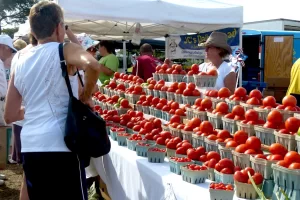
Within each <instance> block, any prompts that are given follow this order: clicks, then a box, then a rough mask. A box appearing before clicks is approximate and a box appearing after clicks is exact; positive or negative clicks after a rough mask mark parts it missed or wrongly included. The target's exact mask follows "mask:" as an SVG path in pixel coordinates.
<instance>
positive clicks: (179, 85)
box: [178, 82, 186, 91]
mask: <svg viewBox="0 0 300 200" xmlns="http://www.w3.org/2000/svg"><path fill="white" fill-rule="evenodd" d="M185 88H186V83H184V82H181V83H179V84H178V89H180V90H182V91H183V90H185Z"/></svg>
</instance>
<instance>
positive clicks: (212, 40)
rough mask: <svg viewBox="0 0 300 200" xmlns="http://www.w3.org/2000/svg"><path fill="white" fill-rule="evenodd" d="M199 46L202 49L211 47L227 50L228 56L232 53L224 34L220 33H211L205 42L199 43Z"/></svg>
mask: <svg viewBox="0 0 300 200" xmlns="http://www.w3.org/2000/svg"><path fill="white" fill-rule="evenodd" d="M200 46H203V47H208V46H213V47H219V48H222V49H225V50H227V51H228V52H229V53H230V54H231V52H232V49H231V48H230V46H229V45H228V44H227V35H226V34H225V33H221V32H216V31H214V32H212V33H211V34H210V36H209V37H208V39H207V40H206V42H204V43H201V44H200Z"/></svg>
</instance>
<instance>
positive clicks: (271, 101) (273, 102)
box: [263, 96, 276, 108]
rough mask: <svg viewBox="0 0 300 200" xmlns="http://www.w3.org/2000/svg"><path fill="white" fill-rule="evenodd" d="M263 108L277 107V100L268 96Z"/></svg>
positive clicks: (264, 100)
mask: <svg viewBox="0 0 300 200" xmlns="http://www.w3.org/2000/svg"><path fill="white" fill-rule="evenodd" d="M263 106H271V107H273V108H275V107H276V99H275V98H274V97H273V96H267V97H265V98H264V99H263Z"/></svg>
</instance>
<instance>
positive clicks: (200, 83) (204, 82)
mask: <svg viewBox="0 0 300 200" xmlns="http://www.w3.org/2000/svg"><path fill="white" fill-rule="evenodd" d="M193 77H194V82H195V84H196V86H197V87H215V86H216V82H217V78H218V77H217V76H209V75H193Z"/></svg>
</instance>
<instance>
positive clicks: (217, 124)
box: [207, 112, 223, 129]
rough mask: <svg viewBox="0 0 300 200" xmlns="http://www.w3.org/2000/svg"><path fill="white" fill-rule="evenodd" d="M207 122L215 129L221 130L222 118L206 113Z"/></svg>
mask: <svg viewBox="0 0 300 200" xmlns="http://www.w3.org/2000/svg"><path fill="white" fill-rule="evenodd" d="M207 117H208V121H210V122H211V123H212V125H213V127H214V128H215V129H223V122H222V116H221V115H216V114H213V113H210V112H207Z"/></svg>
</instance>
